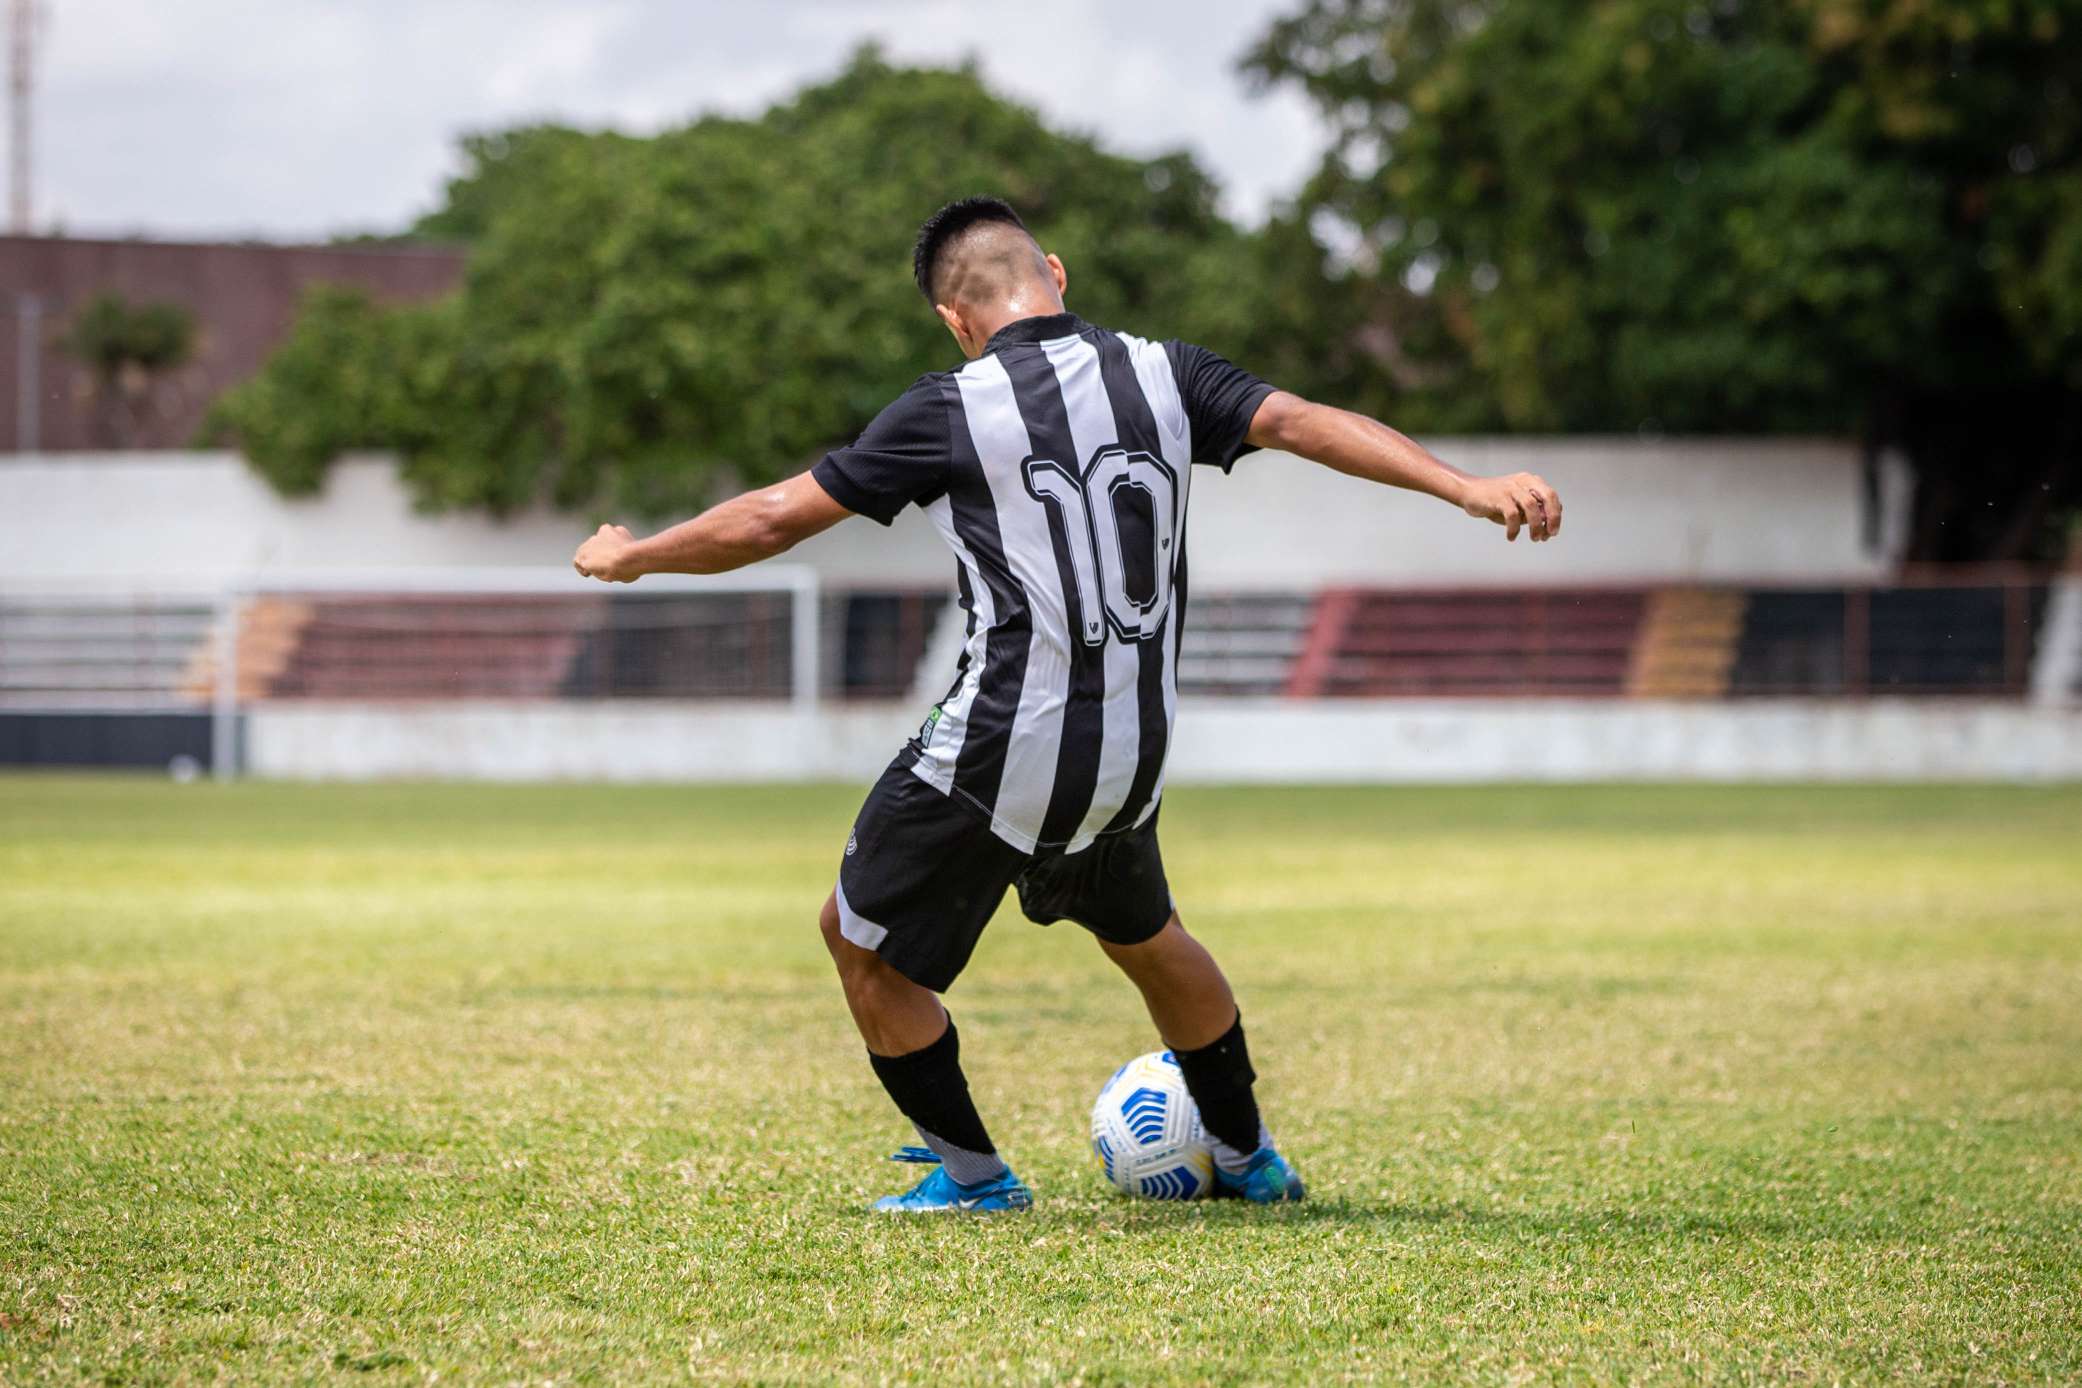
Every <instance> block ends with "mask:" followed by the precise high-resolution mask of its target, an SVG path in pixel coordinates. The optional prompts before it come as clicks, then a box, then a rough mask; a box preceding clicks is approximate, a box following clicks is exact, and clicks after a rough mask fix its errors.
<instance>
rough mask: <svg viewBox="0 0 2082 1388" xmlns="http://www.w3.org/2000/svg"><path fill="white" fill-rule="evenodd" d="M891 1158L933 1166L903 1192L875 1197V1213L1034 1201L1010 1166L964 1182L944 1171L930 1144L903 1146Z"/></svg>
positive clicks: (980, 1209)
mask: <svg viewBox="0 0 2082 1388" xmlns="http://www.w3.org/2000/svg"><path fill="white" fill-rule="evenodd" d="M890 1160H891V1161H907V1162H918V1163H920V1164H930V1165H931V1166H932V1170H931V1171H929V1172H927V1173H926V1177H925V1179H924V1180H922V1181H920V1182H919V1183H918V1184H917V1185H915V1186H913V1187H911V1188H910V1189H909V1190H907V1191H905V1192H904V1193H903V1194H902V1195H885V1196H883V1197H882V1198H881V1199H880V1200H877V1201H876V1202H875V1203H874V1206H873V1208H874V1210H875V1211H876V1213H878V1214H945V1213H955V1214H960V1213H964V1212H968V1213H974V1214H983V1213H986V1212H988V1211H992V1210H1024V1209H1026V1208H1028V1207H1029V1206H1031V1205H1032V1204H1033V1203H1034V1193H1033V1192H1032V1191H1030V1190H1028V1189H1027V1187H1026V1182H1024V1181H1022V1180H1020V1179H1019V1177H1017V1176H1015V1175H1013V1174H1012V1171H1011V1168H1009V1167H1008V1168H1006V1170H1005V1171H1004V1172H1003V1174H1001V1175H998V1176H994V1177H992V1178H991V1179H990V1180H988V1181H978V1182H977V1183H976V1184H975V1185H972V1186H965V1185H963V1184H962V1183H961V1182H959V1181H957V1180H955V1179H954V1178H953V1177H952V1176H949V1175H948V1174H947V1170H946V1168H945V1167H943V1166H941V1165H940V1158H939V1157H938V1155H937V1154H935V1153H934V1152H933V1151H932V1150H931V1149H930V1148H926V1147H905V1148H903V1149H902V1150H900V1151H898V1152H897V1153H896V1154H895V1155H893V1156H892V1157H890Z"/></svg>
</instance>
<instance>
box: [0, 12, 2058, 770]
mask: <svg viewBox="0 0 2082 1388" xmlns="http://www.w3.org/2000/svg"><path fill="white" fill-rule="evenodd" d="M5 9H6V22H7V34H8V39H9V45H8V54H7V57H8V65H9V66H8V71H9V86H8V98H9V108H8V110H9V122H10V123H9V132H10V140H9V145H8V159H9V170H10V183H9V197H10V201H9V223H10V225H9V233H10V234H8V235H7V236H5V237H0V314H4V315H5V316H6V318H7V320H8V321H7V322H5V323H4V324H0V446H5V447H8V448H11V449H12V452H10V453H8V454H6V455H4V456H0V764H11V765H45V766H49V765H88V766H132V767H155V768H163V767H172V768H173V769H174V770H175V771H176V772H177V773H178V774H181V775H194V774H204V773H210V772H214V773H215V774H218V775H220V776H231V775H236V774H252V775H258V776H263V777H280V778H362V777H388V776H430V777H457V778H493V779H508V778H520V779H526V778H550V777H589V778H606V779H625V778H626V779H637V778H657V779H676V780H677V779H694V780H701V779H715V780H739V779H760V780H767V779H774V780H799V779H815V778H830V777H845V778H853V777H859V776H863V775H867V774H870V773H872V772H873V771H874V770H875V769H876V768H877V767H879V766H880V765H881V764H882V763H883V762H884V761H885V760H886V758H887V756H888V755H889V753H890V751H891V750H892V749H893V747H894V746H895V744H896V742H897V741H898V740H899V739H901V737H903V736H904V735H905V734H906V733H907V731H908V730H909V729H910V728H911V727H913V726H915V725H916V723H917V721H918V719H919V718H920V717H921V716H922V714H923V712H924V711H925V709H926V708H927V707H928V706H929V705H930V704H931V703H932V702H933V700H934V699H936V698H937V697H938V696H939V694H940V693H941V691H942V688H943V687H944V683H945V679H946V677H947V674H948V672H949V671H950V670H951V668H952V665H953V661H954V653H955V650H956V648H957V647H958V644H959V636H960V614H959V613H958V612H956V611H955V610H954V608H953V604H952V602H951V601H950V599H951V596H952V579H951V569H952V565H951V563H950V561H949V559H948V558H947V556H946V555H945V554H944V552H943V550H942V549H941V547H940V545H939V543H938V542H937V540H936V539H935V538H934V537H933V536H932V535H931V533H930V531H929V529H928V527H927V526H926V525H925V524H924V523H923V522H922V518H920V517H919V516H917V515H916V514H912V515H908V516H907V517H906V518H905V519H904V520H902V521H901V522H900V523H899V524H898V526H897V527H896V530H895V532H894V533H893V534H891V533H885V532H882V531H881V530H879V529H878V528H876V527H872V526H864V525H859V526H846V527H841V528H840V529H839V530H837V531H834V532H831V533H829V534H827V535H826V536H823V537H820V538H819V539H818V540H817V541H815V542H813V543H811V544H810V545H807V546H804V547H803V548H802V549H801V550H799V551H798V552H796V553H794V554H791V555H788V556H785V557H784V559H783V560H781V561H777V562H776V563H773V564H768V565H763V566H759V567H757V568H755V569H753V570H750V571H747V572H746V573H745V574H743V575H739V576H734V577H732V578H730V579H726V580H723V581H700V580H687V581H684V582H661V581H656V580H647V581H646V582H645V583H644V584H643V585H640V586H639V587H637V588H635V589H633V590H617V591H614V592H608V591H605V590H603V589H599V588H597V587H589V586H587V585H585V584H584V583H582V582H581V581H579V580H577V579H576V578H575V577H573V576H572V575H571V573H570V571H569V568H568V558H569V555H570V552H571V550H572V549H573V547H574V546H575V544H576V542H577V540H578V538H579V537H580V536H581V535H582V534H583V533H584V532H585V531H586V530H588V529H589V528H590V527H591V526H592V525H593V524H595V523H596V522H598V521H599V520H602V519H609V518H612V519H617V520H622V521H626V522H629V523H631V524H635V525H638V526H643V525H655V524H659V523H664V522H668V521H670V520H674V519H677V518H679V517H681V516H683V515H685V514H687V513H689V512H692V511H694V510H696V509H698V508H700V507H702V506H703V505H705V504H708V503H711V502H713V501H715V500H718V499H720V498H722V497H724V496H726V495H729V494H731V493H733V492H735V491H736V490H738V489H741V488H743V487H745V486H748V485H752V484H756V483H760V482H764V481H768V480H771V479H774V478H778V477H782V476H785V475H788V474H791V473H793V472H796V471H799V470H801V469H802V468H803V467H805V466H807V465H808V464H809V463H811V462H812V461H814V460H815V459H816V458H817V457H818V456H819V455H820V453H821V452H822V451H823V450H825V449H827V448H829V447H832V446H834V445H837V444H840V443H843V442H845V441H847V440H848V439H850V438H851V437H852V436H853V434H854V433H855V432H856V431H858V430H859V429H860V428H861V427H862V426H863V425H864V424H865V423H866V421H867V420H869V419H870V418H872V416H873V415H874V414H875V412H876V411H877V410H878V409H879V408H880V407H881V405H882V404H883V403H885V402H886V401H887V400H889V399H890V398H892V397H893V396H895V395H896V394H897V393H898V392H899V391H901V390H902V388H903V387H904V386H905V385H906V384H907V383H908V382H909V381H910V380H911V379H913V378H914V377H915V376H916V375H917V374H919V373H920V372H922V371H926V370H934V369H942V368H945V367H947V366H948V365H950V364H952V362H953V361H954V358H955V353H954V350H953V348H952V345H951V343H950V342H949V341H948V339H947V338H946V336H945V334H944V332H943V330H942V329H941V328H940V327H939V325H938V324H937V323H936V322H935V321H934V319H933V318H932V316H931V315H930V314H929V313H928V312H927V311H926V310H925V308H924V306H923V305H922V304H921V303H920V302H919V300H918V298H917V295H916V291H915V289H914V288H913V287H912V285H911V282H910V278H909V264H908V255H909V248H910V243H911V238H912V236H913V234H914V232H915V229H916V227H917V225H918V223H919V221H920V220H921V219H922V218H923V217H924V216H925V215H926V214H927V213H929V212H930V211H932V210H933V209H934V208H935V207H937V206H939V205H940V204H942V203H944V202H946V201H948V200H950V199H952V198H955V197H959V196H963V195H967V194H971V193H977V192H989V193H996V194H999V195H1002V196H1004V197H1006V198H1008V199H1010V200H1011V201H1012V202H1013V203H1014V204H1015V205H1016V206H1018V207H1019V208H1020V209H1021V210H1022V212H1023V213H1025V214H1026V216H1027V217H1028V219H1029V221H1030V222H1031V224H1032V225H1033V227H1034V229H1035V230H1036V232H1037V234H1038V235H1039V236H1040V238H1041V240H1042V241H1043V243H1044V244H1045V245H1047V246H1048V247H1049V248H1050V249H1052V250H1055V251H1057V252H1058V253H1060V254H1061V255H1062V257H1063V259H1064V260H1065V261H1066V262H1067V264H1068V266H1069V270H1070V276H1071V296H1070V302H1071V305H1072V307H1073V308H1075V309H1076V310H1077V311H1078V312H1080V313H1082V314H1084V315H1085V316H1086V317H1089V318H1092V319H1094V320H1097V321H1100V322H1104V323H1107V324H1109V325H1115V326H1119V327H1122V328H1126V329H1129V330H1132V331H1135V332H1138V333H1141V334H1143V335H1146V336H1152V337H1171V336H1177V337H1184V338H1188V339H1192V340H1195V341H1199V342H1202V343H1205V344H1207V345H1209V346H1212V347H1214V348H1216V349H1217V350H1219V351H1221V352H1223V353H1224V354H1226V355H1228V356H1230V357H1232V358H1234V359H1235V360H1237V361H1238V362H1240V363H1241V364H1243V365H1245V366H1247V367H1249V368H1250V369H1252V370H1254V371H1256V372H1257V373H1259V374H1260V375H1263V376H1265V377H1266V378H1268V379H1270V380H1272V381H1274V382H1275V383H1277V384H1279V385H1281V386H1284V387H1287V388H1289V389H1292V390H1296V391H1299V392H1302V393H1305V394H1308V395H1311V396H1315V397H1317V398H1321V399H1324V400H1327V401H1330V402H1333V403H1336V404H1341V405H1345V406H1349V407H1351V408H1355V409H1360V410H1364V411H1367V412H1369V413H1373V414H1376V415H1378V416H1380V417H1382V418H1384V419H1386V420H1388V421H1389V422H1391V423H1394V424H1396V425H1397V426H1399V427H1401V428H1403V429H1405V430H1407V431H1409V432H1412V433H1414V434H1417V435H1419V436H1420V437H1422V438H1424V439H1425V440H1426V441H1427V442H1429V443H1430V444H1431V445H1432V446H1433V447H1434V448H1435V449H1436V450H1437V451H1438V452H1440V453H1441V454H1443V455H1444V456H1445V457H1447V458H1448V459H1449V460H1451V461H1454V462H1456V463H1458V464H1460V465H1462V466H1464V467H1467V468H1470V469H1472V470H1476V471H1482V472H1499V471H1508V470H1514V469H1519V468H1527V469H1532V470H1537V471H1540V472H1542V473H1544V474H1546V475H1547V476H1548V477H1549V478H1550V479H1551V480H1553V481H1554V482H1556V484H1557V485H1558V486H1559V487H1560V489H1561V491H1562V493H1563V495H1564V496H1565V498H1566V499H1567V501H1568V504H1569V528H1568V533H1567V534H1566V535H1565V537H1564V538H1563V540H1562V541H1561V542H1560V543H1558V544H1554V545H1551V546H1541V547H1538V548H1534V547H1532V546H1529V545H1523V544H1521V545H1518V546H1506V545H1504V544H1503V543H1502V542H1501V541H1500V540H1499V538H1498V537H1497V535H1496V534H1494V533H1490V532H1487V531H1485V530H1483V529H1480V528H1477V527H1475V526H1473V525H1472V524H1470V523H1468V522H1466V521H1465V520H1463V519H1462V518H1460V517H1458V516H1457V515H1455V514H1453V513H1451V512H1449V511H1446V510H1444V509H1443V508H1441V507H1439V506H1438V505H1437V504H1436V503H1433V502H1430V501H1426V500H1423V499H1420V498H1415V497H1411V496H1407V495H1401V494H1391V493H1387V492H1381V491H1373V490H1368V489H1366V488H1364V487H1362V486H1360V485H1359V484H1356V483H1351V482H1349V481H1346V480H1343V479H1340V478H1337V477H1334V476H1332V475H1330V474H1327V473H1323V472H1321V471H1320V470H1318V469H1313V468H1310V467H1308V466H1306V465H1304V464H1302V463H1300V462H1299V461H1298V460H1295V459H1291V458H1283V457H1278V456H1271V455H1261V456H1255V457H1252V458H1251V459H1249V460H1248V461H1247V462H1245V463H1244V464H1242V465H1241V466H1239V467H1238V469H1237V470H1236V473H1235V474H1234V475H1233V476H1230V477H1222V476H1219V475H1213V474H1210V475H1208V476H1204V477H1201V478H1199V479H1197V480H1198V481H1199V483H1200V485H1199V487H1198V489H1197V496H1196V497H1195V502H1194V512H1195V522H1194V527H1193V536H1192V544H1193V572H1194V604H1193V616H1192V622H1191V624H1190V626H1189V635H1188V637H1187V642H1186V659H1185V661H1184V662H1183V665H1182V680H1183V684H1184V695H1185V697H1186V699H1187V701H1188V705H1189V709H1190V715H1189V716H1188V717H1187V718H1186V719H1185V720H1184V722H1183V724H1182V728H1181V735H1180V738H1179V741H1178V742H1177V744H1176V748H1175V752H1174V759H1173V768H1172V773H1171V774H1172V777H1173V779H1174V780H1220V781H1237V780H1246V781H1247V780H1300V781H1308V780H1359V781H1377V780H1423V781H1433V780H1455V779H1466V780H1481V779H1498V778H1505V779H1523V778H1534V779H1558V780H1568V779H1581V778H1598V779H1613V778H1617V779H1626V778H1654V779H1688V778H1703V779H1745V778H1819V779H1834V778H1841V779H1860V780H1864V779H1886V778H1998V779H2051V778H2073V777H2077V776H2082V736H2078V733H2082V714H2078V713H2077V712H2076V703H2077V699H2078V696H2082V578H2078V575H2077V567H2078V559H2077V555H2078V551H2082V542H2078V539H2077V536H2078V530H2077V517H2078V514H2082V176H2078V174H2082V91H2078V90H2077V84H2078V83H2082V3H2076V0H2012V2H2011V3H2004V4H1988V3H1985V0H1598V2H1597V3H1592V2H1591V0H1568V2H1567V3H1562V2H1561V0H1543V3H1540V4H1537V5H1527V4H1514V3H1507V0H1487V2H1486V3H1485V2H1484V0H1460V2H1457V3H1435V2H1434V0H1313V2H1310V0H1266V2H1265V3H1256V2H1254V0H1237V3H1230V4H1223V5H1204V4H1195V3H1185V2H1184V0H1177V2H1176V3H1172V2H1169V0H1167V2H1165V3H1152V4H1143V5H1137V6H1133V7H1126V8H1124V7H1120V6H1107V5H1102V4H1100V3H1097V0H1090V3H1060V4H1057V5H1054V6H1051V7H1049V8H1048V10H1047V11H1046V12H1045V13H1040V12H1032V11H1021V12H1018V13H1012V12H1008V11H1005V10H1003V9H1001V8H999V7H985V6H974V5H960V4H955V3H951V0H949V2H947V3H923V4H904V5H898V4H893V3H866V4H845V5H840V4H832V3H821V2H819V0H791V2H789V3H777V4H773V5H765V6H759V7H733V6H722V5H679V4H666V3H662V0H618V2H617V3H581V0H526V3H502V4H497V5H494V4H491V3H488V2H482V0H422V2H421V3H416V4H412V5H406V4H402V3H390V0H383V3H371V4H360V5H355V6H351V7H350V6H338V5H331V4H323V3H318V0H284V3H278V4H275V5H270V6H266V7H262V8H261V9H260V10H258V11H256V10H255V9H254V8H253V7H250V6H242V5H232V4H229V3H223V2H222V0H212V2H210V3H196V4H190V5H183V6H178V7H173V6H163V5H152V4H146V3H142V0H8V3H7V4H6V7H5Z"/></svg>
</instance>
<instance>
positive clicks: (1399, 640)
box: [1288, 588, 1647, 698]
mask: <svg viewBox="0 0 2082 1388" xmlns="http://www.w3.org/2000/svg"><path fill="white" fill-rule="evenodd" d="M1646 606H1647V594H1646V593H1645V592H1643V591H1641V590H1638V589H1620V588H1613V589H1575V590H1562V589H1535V590H1512V589H1469V590H1442V591H1436V592H1382V591H1379V590H1356V589H1339V590H1332V591H1330V592H1328V593H1325V594H1324V595H1323V597H1322V599H1321V601H1320V602H1319V604H1318V606H1317V611H1316V617H1315V622H1314V625H1313V626H1312V628H1311V630H1310V632H1309V635H1308V639H1307V641H1306V643H1305V644H1304V647H1303V650H1302V652H1301V655H1300V657H1299V658H1298V659H1297V660H1296V661H1295V664H1294V670H1293V674H1292V676H1291V678H1290V679H1289V682H1288V692H1289V693H1290V694H1293V695H1295V696H1297V697H1303V698H1307V697H1315V696H1323V695H1329V696H1357V697H1380V696H1384V695H1395V696H1426V697H1434V698H1437V697H1462V696H1468V695H1521V694H1531V695H1553V694H1571V695H1594V696H1602V695H1618V694H1623V693H1625V692H1626V685H1627V675H1628V670H1629V668H1630V666H1631V664H1632V660H1633V648H1634V642H1635V638H1636V636H1637V634H1638V633H1639V631H1640V629H1641V624H1642V614H1643V611H1644V609H1645V607H1646Z"/></svg>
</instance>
